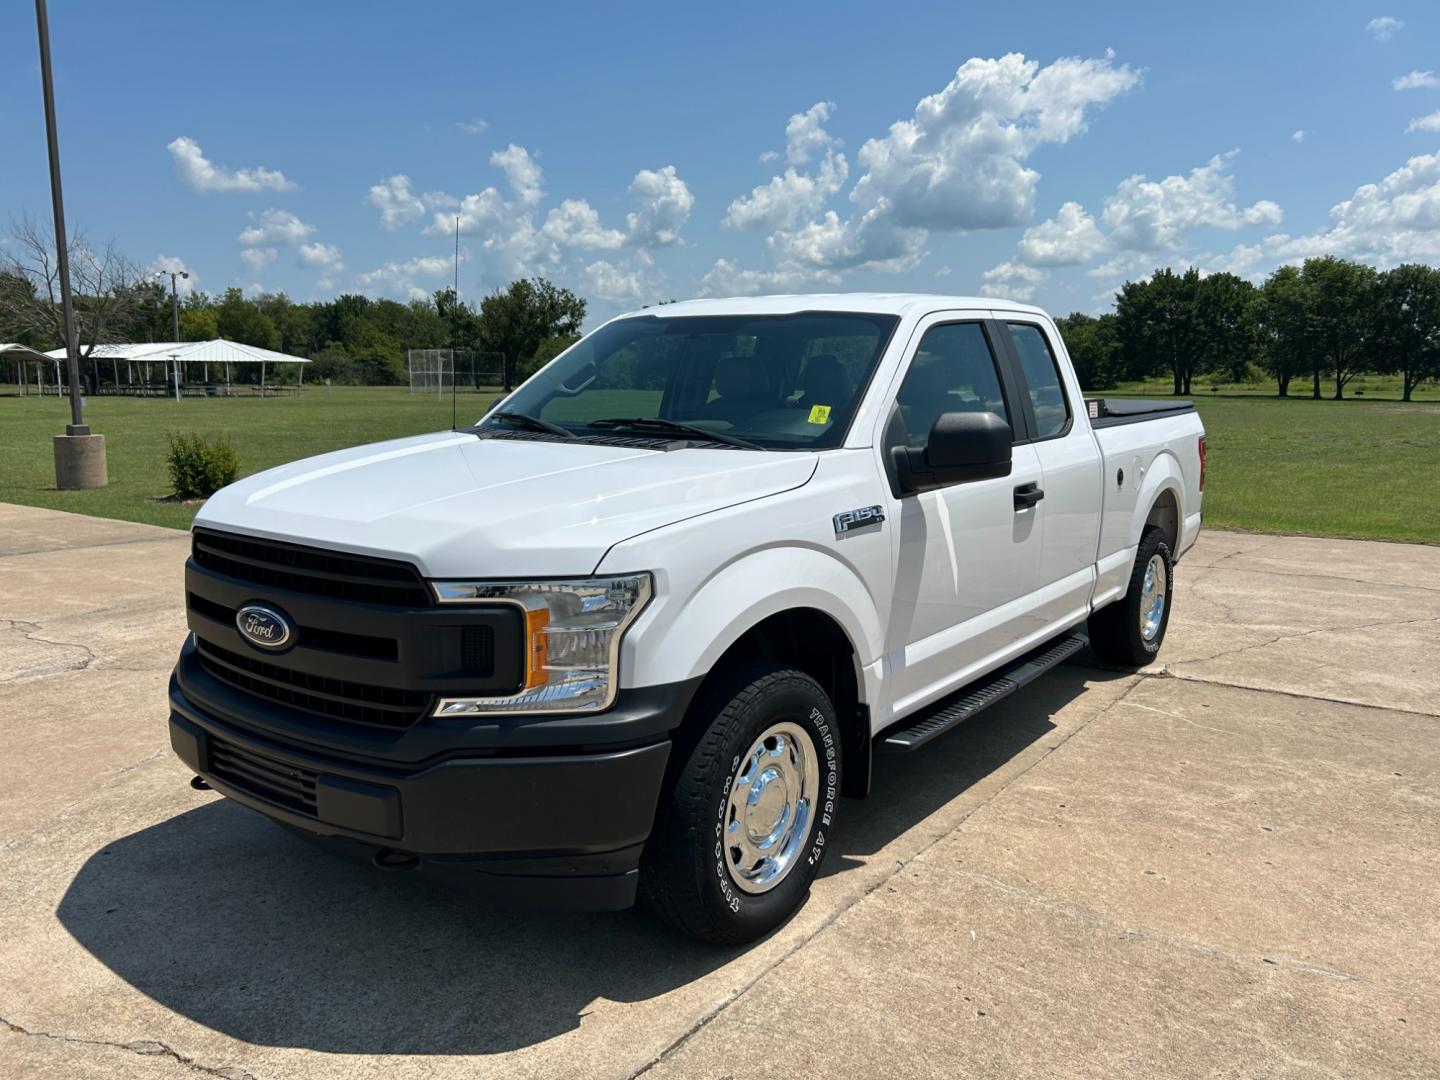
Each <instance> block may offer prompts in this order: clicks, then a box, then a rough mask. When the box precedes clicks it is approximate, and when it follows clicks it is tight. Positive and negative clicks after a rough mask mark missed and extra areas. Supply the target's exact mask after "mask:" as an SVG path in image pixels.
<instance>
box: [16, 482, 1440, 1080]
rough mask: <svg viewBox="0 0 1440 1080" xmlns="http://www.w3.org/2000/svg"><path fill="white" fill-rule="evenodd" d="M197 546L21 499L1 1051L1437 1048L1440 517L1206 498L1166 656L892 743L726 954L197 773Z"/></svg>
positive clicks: (542, 1057)
mask: <svg viewBox="0 0 1440 1080" xmlns="http://www.w3.org/2000/svg"><path fill="white" fill-rule="evenodd" d="M186 548H187V539H186V537H185V536H184V535H183V534H177V533H173V532H170V531H168V530H163V529H155V528H150V527H146V526H141V525H133V524H128V523H123V522H110V521H100V520H96V519H91V518H84V517H76V516H73V515H66V514H59V513H54V512H51V511H43V510H36V509H29V508H21V507H10V506H0V739H3V741H0V747H3V752H0V760H3V761H4V764H3V766H0V769H3V780H4V783H3V786H0V925H3V926H4V927H5V932H4V934H0V1017H3V1018H4V1022H3V1023H0V1076H3V1077H9V1076H40V1077H49V1076H54V1077H71V1076H78V1077H89V1076H96V1077H98V1076H107V1077H115V1076H135V1077H144V1078H150V1077H156V1078H169V1077H181V1076H193V1075H194V1074H195V1073H196V1072H197V1071H203V1072H206V1073H209V1074H211V1075H221V1076H227V1077H232V1078H233V1077H243V1076H247V1075H248V1076H252V1077H255V1078H256V1080H271V1078H274V1077H331V1076H334V1077H342V1076H343V1077H357V1076H358V1077H364V1076H381V1075H383V1076H386V1077H411V1076H415V1077H422V1076H423V1077H448V1076H452V1075H454V1076H460V1075H465V1076H490V1075H495V1076H506V1077H511V1076H537V1077H539V1076H567V1077H568V1076H600V1077H625V1076H631V1075H635V1074H637V1073H645V1074H646V1075H654V1076H676V1077H682V1076H683V1077H690V1076H707V1077H717V1078H718V1077H722V1076H729V1077H734V1078H737V1080H738V1078H741V1077H748V1076H781V1075H784V1076H790V1077H795V1076H815V1075H838V1074H847V1073H848V1074H850V1075H859V1076H869V1075H890V1074H901V1075H907V1076H960V1075H966V1076H969V1075H979V1076H1015V1075H1037V1076H1038V1075H1043V1076H1077V1077H1078V1076H1086V1077H1099V1076H1136V1077H1152V1076H1216V1075H1219V1076H1252V1075H1266V1076H1316V1075H1318V1076H1417V1077H1419V1076H1429V1077H1433V1076H1435V1075H1437V1074H1440V1031H1437V1024H1440V1007H1437V1005H1436V1000H1437V998H1440V993H1437V991H1440V987H1437V979H1436V976H1435V975H1434V972H1435V971H1436V970H1437V966H1440V964H1437V961H1440V920H1437V919H1436V918H1435V915H1434V911H1435V907H1436V899H1437V889H1436V882H1437V881H1440V794H1437V793H1440V749H1437V740H1436V734H1437V731H1440V727H1437V724H1440V644H1437V634H1436V629H1437V625H1440V549H1436V548H1421V547H1408V546H1401V545H1387V544H1370V543H1358V542H1348V541H1326V540H1309V539H1300V538H1287V537H1258V536H1246V535H1241V534H1234V533H1229V534H1226V533H1215V532H1208V533H1206V534H1205V535H1204V536H1203V537H1202V540H1201V544H1200V546H1199V547H1197V548H1196V550H1195V551H1194V552H1192V553H1191V554H1190V555H1189V556H1187V558H1186V559H1185V561H1184V562H1183V563H1182V564H1181V566H1180V568H1179V571H1178V573H1177V578H1176V595H1175V616H1174V619H1173V621H1172V623H1171V629H1170V637H1169V642H1168V644H1167V646H1166V649H1165V651H1164V653H1163V657H1164V664H1163V665H1162V666H1159V667H1157V668H1156V669H1154V670H1151V671H1149V672H1147V673H1143V674H1141V675H1120V674H1117V673H1114V672H1108V671H1104V670H1101V669H1099V668H1095V667H1089V666H1085V665H1083V664H1076V665H1070V666H1066V667H1064V668H1061V669H1059V670H1058V671H1056V672H1053V673H1051V674H1050V675H1049V676H1047V677H1046V678H1045V679H1043V680H1041V681H1040V682H1039V683H1038V684H1036V685H1035V686H1033V687H1031V688H1028V689H1027V690H1026V691H1025V692H1023V693H1022V694H1020V695H1017V696H1016V697H1014V698H1012V699H1010V700H1009V701H1007V702H1005V703H1003V704H1002V705H1000V706H998V707H996V708H995V709H993V710H991V711H990V712H989V713H987V714H985V715H983V716H982V717H980V718H978V719H977V720H975V721H972V722H971V723H970V724H969V725H967V726H966V727H965V728H963V729H961V730H960V731H957V732H955V733H953V734H951V735H948V736H946V737H945V738H944V739H942V740H940V741H939V742H938V743H937V744H935V745H934V746H933V747H932V748H930V749H927V750H926V751H923V752H920V753H917V754H912V755H908V756H903V757H884V758H882V759H881V760H880V761H879V764H878V769H877V776H876V784H875V791H874V794H873V795H872V796H871V798H870V799H868V800H866V801H864V802H847V803H846V804H845V806H844V810H845V813H846V816H845V818H844V819H843V823H842V827H841V829H840V831H839V832H838V833H837V835H836V841H837V847H836V849H835V850H833V851H832V852H831V861H830V863H829V864H828V867H827V873H826V876H825V877H824V878H823V879H822V880H821V881H820V882H818V883H817V885H816V887H815V889H814V890H813V892H812V896H811V899H810V901H809V903H808V904H807V905H806V907H805V908H804V909H803V910H802V911H801V913H800V914H799V916H798V917H797V918H796V919H795V920H794V921H792V922H791V923H790V924H789V925H788V926H786V927H785V928H784V929H782V930H781V931H780V932H779V933H777V934H775V935H774V936H772V937H771V938H769V939H768V940H766V941H764V942H761V943H759V944H758V945H756V946H753V947H751V948H749V949H744V950H721V951H717V950H713V949H708V948H703V947H700V946H697V945H693V944H691V943H689V942H687V941H685V940H683V939H679V938H677V937H675V936H674V935H672V934H670V933H669V932H668V931H666V930H664V929H663V928H661V927H658V926H657V925H655V924H653V923H651V922H650V921H649V920H648V919H647V918H646V917H644V916H643V915H640V914H637V913H622V914H619V915H592V916H574V915H570V916H559V915H526V914H516V913H506V912H496V911H487V910H485V909H482V908H477V907H476V906H475V905H474V904H473V903H471V902H469V901H467V900H465V899H463V898H459V897H452V896H448V895H443V894H438V893H434V892H430V891H427V890H426V889H425V888H424V887H423V885H422V884H421V883H417V882H415V881H413V880H410V879H407V878H404V877H399V878H397V877H393V876H383V875H377V874H375V873H372V872H369V871H367V870H364V869H362V868H355V867H351V866H349V865H347V864H342V863H337V862H334V861H332V860H330V859H327V858H324V857H322V856H321V855H320V854H318V853H316V852H314V851H312V850H311V849H310V848H309V847H308V846H307V845H304V844H303V843H301V842H299V841H296V840H294V839H292V838H290V837H289V836H288V835H286V834H284V833H282V832H281V831H280V830H277V829H275V828H274V827H273V826H271V825H269V824H268V823H266V822H265V821H264V820H263V819H261V818H260V817H259V816H258V815H255V814H252V813H250V812H249V811H246V810H244V809H242V808H239V807H237V806H234V805H233V804H230V803H227V802H225V801H224V800H221V799H218V798H216V797H215V796H213V795H211V794H209V793H199V792H194V791H192V790H191V789H190V788H189V787H188V786H187V785H186V780H187V774H186V773H185V771H184V769H183V768H182V767H181V766H180V764H179V763H178V762H177V761H176V760H174V759H173V757H172V756H171V755H170V753H169V750H168V746H167V743H166V737H165V724H164V721H165V705H164V683H165V679H166V677H167V674H168V669H169V665H170V662H171V659H172V657H173V654H174V651H175V649H176V648H177V646H178V644H179V640H180V638H181V637H182V636H183V633H184V629H183V627H184V618H183V611H182V609H181V600H182V591H181V570H180V568H181V564H182V562H183V559H184V555H185V551H186ZM837 856H838V857H837Z"/></svg>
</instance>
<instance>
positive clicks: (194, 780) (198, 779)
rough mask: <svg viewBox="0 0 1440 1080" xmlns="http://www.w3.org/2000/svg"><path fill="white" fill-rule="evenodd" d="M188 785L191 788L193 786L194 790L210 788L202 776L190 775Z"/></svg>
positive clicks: (207, 789)
mask: <svg viewBox="0 0 1440 1080" xmlns="http://www.w3.org/2000/svg"><path fill="white" fill-rule="evenodd" d="M190 786H191V787H192V788H194V789H195V790H196V791H209V790H210V785H209V783H207V782H206V780H205V778H204V777H203V776H192V777H191V778H190Z"/></svg>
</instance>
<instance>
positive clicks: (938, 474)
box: [891, 412, 1015, 493]
mask: <svg viewBox="0 0 1440 1080" xmlns="http://www.w3.org/2000/svg"><path fill="white" fill-rule="evenodd" d="M1014 438H1015V436H1014V433H1013V432H1012V431H1011V430H1010V425H1009V424H1007V423H1006V422H1005V421H1004V420H1002V419H1000V417H998V416H996V415H995V414H994V413H993V412H947V413H941V414H940V415H939V416H938V417H936V419H935V425H934V426H933V427H932V428H931V429H930V438H929V440H928V442H927V443H926V446H925V448H924V449H923V450H917V449H914V448H912V447H909V446H897V447H895V448H894V449H892V450H891V454H892V455H893V456H894V460H895V472H896V475H897V476H898V478H899V480H900V486H901V487H902V488H903V489H904V490H905V491H906V492H907V493H914V492H920V491H934V490H935V489H936V488H942V487H949V486H950V485H951V484H965V483H969V482H971V481H974V480H990V479H993V478H995V477H997V476H1009V475H1010V457H1011V454H1010V449H1011V446H1010V444H1011V443H1012V442H1013V441H1014Z"/></svg>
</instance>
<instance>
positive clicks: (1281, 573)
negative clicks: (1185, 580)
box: [1182, 551, 1440, 593]
mask: <svg viewBox="0 0 1440 1080" xmlns="http://www.w3.org/2000/svg"><path fill="white" fill-rule="evenodd" d="M1252 554H1255V553H1254V552H1251V551H1232V552H1231V553H1230V554H1228V555H1226V556H1224V558H1220V559H1216V560H1215V561H1214V562H1213V563H1204V564H1197V565H1196V567H1195V569H1197V570H1214V569H1215V568H1216V567H1217V566H1219V565H1220V564H1221V563H1223V562H1225V561H1226V560H1228V559H1233V558H1235V557H1236V556H1237V555H1252ZM1182 565H1183V564H1182ZM1225 569H1226V570H1227V571H1229V572H1230V573H1232V574H1261V575H1263V576H1266V577H1288V578H1307V579H1309V580H1312V581H1342V582H1344V583H1345V584H1347V585H1372V586H1374V587H1375V588H1378V589H1401V590H1404V591H1406V592H1409V591H1412V590H1415V589H1418V590H1420V591H1421V592H1435V593H1440V586H1436V585H1419V584H1415V583H1414V582H1409V581H1407V582H1406V583H1405V584H1404V585H1397V584H1395V583H1394V582H1391V581H1371V580H1370V579H1369V578H1363V577H1345V576H1344V575H1341V574H1308V573H1295V572H1294V571H1290V570H1270V569H1260V568H1257V567H1250V566H1227V567H1226V568H1225Z"/></svg>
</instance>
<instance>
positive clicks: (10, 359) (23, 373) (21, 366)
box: [0, 341, 65, 394]
mask: <svg viewBox="0 0 1440 1080" xmlns="http://www.w3.org/2000/svg"><path fill="white" fill-rule="evenodd" d="M59 351H60V355H61V357H64V355H65V350H64V349H61V350H59ZM12 364H13V365H14V368H13V370H14V372H15V385H16V386H17V387H19V389H20V393H21V394H26V393H29V386H30V376H31V372H30V369H29V368H28V367H27V365H29V364H35V365H37V366H36V368H35V371H34V376H35V389H36V391H37V392H39V393H42V394H43V393H45V372H46V370H47V369H49V368H51V367H54V369H55V380H54V382H53V383H52V384H51V387H52V389H54V388H58V387H59V385H60V367H59V364H60V361H59V360H56V359H55V358H54V357H52V356H50V355H49V354H48V353H43V352H40V351H39V350H38V349H32V348H30V346H29V345H20V344H18V343H16V342H10V341H0V371H4V372H8V371H9V370H10V369H11V365H12Z"/></svg>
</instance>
